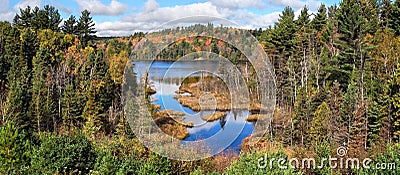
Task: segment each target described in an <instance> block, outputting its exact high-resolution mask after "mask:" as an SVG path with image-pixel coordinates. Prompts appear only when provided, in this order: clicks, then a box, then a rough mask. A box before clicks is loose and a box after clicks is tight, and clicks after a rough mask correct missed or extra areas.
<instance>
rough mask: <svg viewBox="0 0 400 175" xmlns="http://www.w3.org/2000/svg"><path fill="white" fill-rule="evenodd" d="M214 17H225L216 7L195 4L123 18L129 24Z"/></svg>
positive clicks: (160, 9)
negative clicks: (190, 17)
mask: <svg viewBox="0 0 400 175" xmlns="http://www.w3.org/2000/svg"><path fill="white" fill-rule="evenodd" d="M201 15H207V16H214V17H225V16H223V15H222V14H220V13H219V12H218V9H217V7H216V6H214V5H212V4H211V3H210V2H205V3H195V4H189V5H182V6H175V7H163V8H157V9H153V10H152V11H150V12H146V11H144V12H142V13H139V14H136V15H130V16H127V17H125V18H124V20H125V21H131V22H146V21H153V22H154V21H157V22H167V21H171V20H175V19H180V18H183V17H188V16H201Z"/></svg>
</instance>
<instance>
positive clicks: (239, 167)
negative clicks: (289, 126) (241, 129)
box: [224, 151, 296, 175]
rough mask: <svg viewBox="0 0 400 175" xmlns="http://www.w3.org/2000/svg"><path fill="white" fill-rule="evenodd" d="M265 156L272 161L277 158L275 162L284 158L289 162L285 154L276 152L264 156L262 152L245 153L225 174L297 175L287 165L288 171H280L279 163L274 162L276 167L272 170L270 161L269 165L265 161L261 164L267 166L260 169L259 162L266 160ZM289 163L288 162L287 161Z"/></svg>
mask: <svg viewBox="0 0 400 175" xmlns="http://www.w3.org/2000/svg"><path fill="white" fill-rule="evenodd" d="M265 155H267V159H268V160H271V159H272V158H275V160H278V159H280V158H284V159H286V160H287V155H286V154H285V153H283V152H276V153H267V154H264V153H262V152H258V151H253V152H250V153H244V154H241V155H240V158H239V160H236V161H234V162H233V163H232V164H231V165H230V166H229V167H228V168H227V170H226V171H225V172H224V174H227V175H228V174H229V175H230V174H240V175H242V174H252V175H255V174H260V175H261V174H277V175H281V174H296V172H295V170H294V169H292V168H290V166H288V163H286V165H287V167H288V168H287V169H280V168H279V167H278V165H277V161H275V162H274V164H273V165H274V166H273V167H272V168H271V167H270V166H269V161H266V163H267V164H264V163H265V162H264V160H262V161H261V162H260V165H261V166H263V165H266V167H264V168H262V167H261V168H260V167H259V166H258V165H259V160H260V158H263V159H264V158H265ZM287 162H288V161H287Z"/></svg>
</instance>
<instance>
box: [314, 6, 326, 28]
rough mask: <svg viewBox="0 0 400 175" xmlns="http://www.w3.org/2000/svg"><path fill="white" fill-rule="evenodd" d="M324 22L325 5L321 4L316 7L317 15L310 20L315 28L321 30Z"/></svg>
mask: <svg viewBox="0 0 400 175" xmlns="http://www.w3.org/2000/svg"><path fill="white" fill-rule="evenodd" d="M326 24H327V13H326V6H325V5H324V4H322V5H321V6H320V7H319V9H318V13H317V15H316V16H315V18H314V19H313V20H312V26H313V28H314V29H315V30H317V31H322V29H324V27H325V25H326Z"/></svg>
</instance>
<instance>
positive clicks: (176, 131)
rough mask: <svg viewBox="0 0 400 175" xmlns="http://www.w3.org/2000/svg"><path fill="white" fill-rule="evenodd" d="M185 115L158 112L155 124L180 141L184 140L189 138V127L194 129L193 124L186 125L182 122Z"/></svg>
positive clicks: (169, 111)
mask: <svg viewBox="0 0 400 175" xmlns="http://www.w3.org/2000/svg"><path fill="white" fill-rule="evenodd" d="M184 115H185V114H184V113H182V112H178V111H172V110H164V111H161V112H156V113H155V114H154V116H153V118H154V122H155V123H156V124H157V125H158V127H160V129H161V130H162V131H163V132H164V133H166V134H168V135H170V136H172V137H174V138H176V139H179V140H183V139H185V138H186V137H188V136H189V131H188V130H187V127H193V123H190V122H188V123H185V122H183V120H182V116H184Z"/></svg>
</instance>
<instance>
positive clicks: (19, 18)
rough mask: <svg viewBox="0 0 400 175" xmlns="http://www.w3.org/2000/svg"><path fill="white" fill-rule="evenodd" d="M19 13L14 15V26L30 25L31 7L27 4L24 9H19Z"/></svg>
mask: <svg viewBox="0 0 400 175" xmlns="http://www.w3.org/2000/svg"><path fill="white" fill-rule="evenodd" d="M19 11H20V14H16V15H15V17H14V21H13V22H14V26H16V27H18V28H27V27H32V18H33V14H32V12H31V7H30V6H27V7H26V8H25V9H19Z"/></svg>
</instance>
